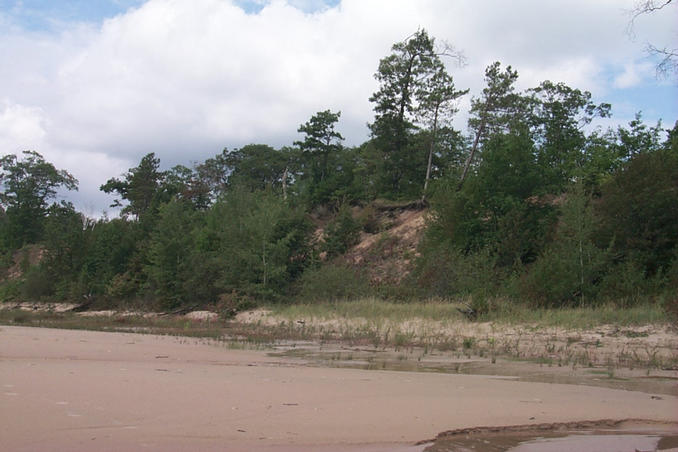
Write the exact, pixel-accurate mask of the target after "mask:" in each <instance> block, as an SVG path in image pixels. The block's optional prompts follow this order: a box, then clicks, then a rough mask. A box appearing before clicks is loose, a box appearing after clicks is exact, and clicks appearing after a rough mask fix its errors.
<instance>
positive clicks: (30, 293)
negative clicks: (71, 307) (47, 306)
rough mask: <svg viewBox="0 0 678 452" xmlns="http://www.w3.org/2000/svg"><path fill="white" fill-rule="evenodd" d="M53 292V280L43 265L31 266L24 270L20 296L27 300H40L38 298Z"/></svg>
mask: <svg viewBox="0 0 678 452" xmlns="http://www.w3.org/2000/svg"><path fill="white" fill-rule="evenodd" d="M53 293H54V284H53V280H52V278H51V277H50V275H49V273H48V272H47V270H46V269H45V268H44V267H42V266H36V267H31V268H30V269H29V270H28V271H27V272H26V276H25V280H24V283H23V284H22V286H21V295H22V296H24V297H25V298H27V299H29V300H34V301H40V299H42V298H44V297H47V296H50V295H52V294H53Z"/></svg>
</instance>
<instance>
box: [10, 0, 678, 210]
mask: <svg viewBox="0 0 678 452" xmlns="http://www.w3.org/2000/svg"><path fill="white" fill-rule="evenodd" d="M261 4H262V5H263V8H262V9H261V11H260V12H259V13H257V14H247V13H245V12H244V11H243V10H242V9H241V8H240V7H239V6H238V1H236V0H195V1H188V0H149V1H148V2H147V3H145V4H143V5H141V6H138V7H135V8H134V9H131V10H129V11H128V12H127V13H126V14H122V15H118V16H116V17H114V18H111V19H109V20H107V21H104V22H103V24H102V25H101V26H98V27H94V26H85V25H82V24H81V25H78V26H73V28H72V29H65V30H63V31H61V32H59V34H56V35H54V34H52V35H49V34H44V33H43V34H40V33H35V32H24V31H21V30H20V29H17V27H16V26H15V25H12V24H8V23H7V19H6V18H5V19H2V18H1V17H0V36H2V37H0V60H2V61H5V62H8V61H9V62H12V64H6V65H2V66H1V67H0V99H5V100H4V101H3V102H4V103H0V115H2V116H0V145H2V146H3V147H2V149H1V150H0V152H1V153H3V154H4V153H7V152H15V150H16V149H23V148H26V147H30V146H33V144H32V143H35V146H36V147H37V148H38V149H36V150H38V151H39V152H42V153H43V154H44V155H45V156H47V157H50V158H53V159H55V160H54V161H55V163H57V160H56V159H58V163H62V164H63V167H65V168H67V169H68V170H70V171H71V172H73V173H74V174H75V175H76V177H78V178H79V179H80V180H81V191H82V193H81V195H79V196H80V198H78V199H79V200H80V201H79V202H80V203H81V204H83V205H84V204H87V203H90V204H96V203H99V202H100V201H101V199H103V198H102V196H103V195H101V194H100V193H98V192H97V190H98V186H99V185H100V184H101V183H103V182H105V180H106V179H108V178H110V177H113V176H117V175H119V173H120V172H122V171H123V170H125V169H126V168H128V167H130V166H133V165H136V163H137V162H138V161H139V159H140V157H141V156H142V155H144V154H145V153H147V152H156V154H157V155H158V156H159V157H160V158H161V159H162V161H163V162H164V163H166V164H174V163H184V164H189V163H190V162H194V161H201V160H203V159H205V158H207V157H209V156H211V155H214V154H216V153H217V152H219V151H220V150H221V148H223V147H224V146H228V147H231V148H232V147H235V146H240V145H243V144H246V143H249V142H263V143H268V144H272V145H275V146H280V145H285V144H291V143H292V142H293V141H294V140H295V139H297V138H298V137H297V133H296V130H297V127H298V125H299V124H301V123H303V122H304V121H306V120H307V119H308V118H309V117H310V116H311V115H312V114H313V113H315V112H316V111H319V110H323V109H327V108H330V109H332V110H341V111H342V118H341V123H340V126H339V129H340V131H341V132H342V133H343V134H344V136H346V137H347V141H348V142H349V144H358V143H360V142H362V141H363V140H364V139H366V138H367V133H368V132H367V128H366V127H365V124H366V123H367V122H369V121H371V119H372V109H371V105H370V103H369V102H368V98H369V96H370V95H371V93H372V92H374V90H375V89H376V82H375V81H374V79H373V73H374V72H375V70H376V68H377V65H378V62H379V59H380V58H382V57H383V56H385V55H387V54H388V53H389V49H390V46H391V45H392V44H393V43H394V42H396V41H399V40H402V39H404V38H406V37H407V36H408V35H410V34H411V33H412V32H414V31H415V30H416V29H417V28H418V27H423V28H426V29H427V30H428V31H429V32H430V34H431V35H433V36H435V37H437V38H438V39H440V40H445V41H448V42H450V43H451V44H454V45H455V46H456V47H457V48H459V49H462V50H463V51H464V52H465V54H466V55H467V57H468V61H469V64H468V66H466V67H465V68H463V69H460V68H455V67H453V66H452V65H450V70H451V72H452V73H453V75H454V77H455V80H456V84H457V86H458V87H459V88H471V90H472V93H474V94H478V93H479V92H480V90H481V89H482V84H483V71H484V68H485V66H486V65H487V64H489V63H491V62H492V61H495V60H500V61H502V62H504V63H506V64H511V65H512V66H513V67H514V68H515V69H517V70H518V71H519V74H520V86H521V87H522V88H527V87H531V86H535V85H536V84H537V83H539V82H540V81H542V80H544V79H551V80H553V81H564V82H566V83H568V84H571V85H572V86H575V87H578V88H581V89H588V90H591V91H592V92H593V93H594V94H598V95H599V96H604V95H605V93H606V92H609V91H610V90H613V89H616V88H621V87H627V86H636V85H638V84H642V83H647V80H648V74H647V73H646V72H647V71H646V66H643V65H642V64H640V65H639V63H638V60H639V59H640V58H641V57H642V47H643V43H641V42H632V41H630V40H629V39H628V38H627V36H626V35H625V34H624V30H625V27H626V24H627V22H628V19H629V17H628V15H625V14H624V12H623V8H627V9H628V8H630V6H631V4H632V0H625V1H623V2H622V1H618V0H598V1H596V2H591V1H589V0H567V1H566V0H559V1H549V2H534V1H528V0H516V1H513V2H511V3H510V4H509V3H506V2H501V1H488V2H475V1H470V0H468V1H456V2H450V1H448V0H369V1H367V0H343V1H342V2H341V4H339V5H338V6H337V7H334V8H326V9H318V0H288V1H284V0H273V1H269V2H266V1H262V2H261ZM293 5H296V7H295V6H293ZM507 5H510V6H507ZM309 10H314V11H316V12H315V13H313V14H307V13H304V12H303V11H309ZM665 16H670V14H657V15H654V16H652V17H647V18H643V21H642V22H641V21H639V22H638V24H637V28H636V33H637V35H638V36H641V35H643V36H647V38H648V39H649V40H654V41H655V42H661V41H662V40H666V39H668V37H670V36H672V33H675V29H676V26H675V24H671V22H670V20H669V19H667V18H666V17H665ZM662 27H663V28H662ZM610 68H624V69H623V72H621V73H620V74H614V75H613V77H610V76H609V73H608V72H609V70H610ZM610 79H613V82H612V83H611V82H610V81H609V80H610ZM468 101H469V98H468V97H467V99H465V100H464V101H463V102H462V103H461V108H462V113H460V116H459V120H458V121H457V125H458V126H463V121H464V118H465V116H464V113H463V110H464V108H466V106H467V105H468ZM638 109H643V107H642V106H640V107H638ZM104 204H105V203H104ZM100 207H101V208H103V207H104V206H103V205H100Z"/></svg>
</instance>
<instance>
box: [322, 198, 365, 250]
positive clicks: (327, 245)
mask: <svg viewBox="0 0 678 452" xmlns="http://www.w3.org/2000/svg"><path fill="white" fill-rule="evenodd" d="M360 228H361V227H360V224H359V223H358V222H357V221H356V220H355V219H354V218H353V215H352V214H351V209H350V207H349V206H348V205H346V204H344V205H342V206H341V207H340V208H339V212H337V215H336V217H335V218H334V220H332V221H331V222H330V223H329V224H328V225H327V227H326V228H325V235H324V242H323V245H322V251H325V252H326V253H327V256H328V257H334V256H338V255H340V254H344V253H345V252H346V251H348V249H349V248H350V247H352V246H353V245H355V244H356V243H358V240H360Z"/></svg>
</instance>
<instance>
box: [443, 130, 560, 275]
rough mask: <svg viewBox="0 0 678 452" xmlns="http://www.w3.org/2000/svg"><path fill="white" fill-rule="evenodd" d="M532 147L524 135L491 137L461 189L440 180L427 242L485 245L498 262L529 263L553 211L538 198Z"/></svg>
mask: <svg viewBox="0 0 678 452" xmlns="http://www.w3.org/2000/svg"><path fill="white" fill-rule="evenodd" d="M532 149H533V148H532V144H531V141H530V140H529V138H528V137H527V136H526V135H495V136H494V137H492V138H491V139H490V140H489V141H488V143H487V144H486V145H485V149H484V152H483V155H482V161H481V163H480V165H479V166H478V169H477V171H476V173H474V174H473V175H472V176H471V177H470V178H469V179H468V182H467V183H466V184H465V185H464V187H463V189H462V190H461V191H459V192H457V191H456V189H455V187H456V184H455V183H454V181H444V182H441V183H440V184H439V185H438V187H437V189H436V192H435V193H434V195H433V199H432V209H433V211H434V217H433V221H432V223H431V226H430V234H432V238H431V239H430V240H439V241H449V243H450V244H451V245H452V246H453V247H455V248H456V249H457V250H460V251H461V252H463V253H475V252H478V251H480V250H483V249H487V250H489V251H490V253H491V254H492V255H493V256H496V258H497V262H496V263H497V265H500V266H512V265H514V264H516V263H529V262H531V261H533V260H534V259H535V258H536V256H537V255H538V253H539V252H540V251H541V248H542V247H543V244H544V242H545V240H546V238H547V234H548V233H549V231H550V227H551V222H552V217H553V209H552V207H551V206H549V205H548V204H547V203H545V202H543V201H541V200H540V198H539V197H538V194H539V188H540V186H541V180H542V179H541V171H540V168H539V167H538V166H537V164H536V163H535V162H534V159H533V153H532ZM433 237H435V238H433Z"/></svg>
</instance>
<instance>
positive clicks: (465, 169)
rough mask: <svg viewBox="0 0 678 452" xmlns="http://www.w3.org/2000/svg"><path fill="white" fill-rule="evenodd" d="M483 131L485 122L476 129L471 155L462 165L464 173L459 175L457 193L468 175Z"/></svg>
mask: <svg viewBox="0 0 678 452" xmlns="http://www.w3.org/2000/svg"><path fill="white" fill-rule="evenodd" d="M484 131H485V120H483V121H482V122H481V123H480V127H478V132H477V133H476V138H475V140H473V147H471V153H470V154H469V156H468V158H467V159H466V164H465V165H464V172H463V173H462V174H461V179H460V180H459V185H458V186H457V191H459V190H461V187H462V186H463V185H464V180H465V179H466V174H467V173H468V170H469V168H470V167H471V162H472V161H473V156H474V155H475V153H476V151H477V150H478V143H479V142H480V136H481V135H482V134H483V132H484Z"/></svg>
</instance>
